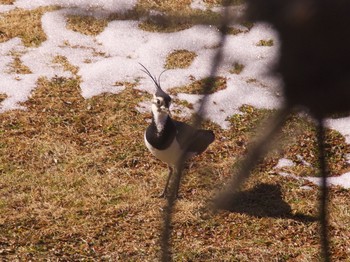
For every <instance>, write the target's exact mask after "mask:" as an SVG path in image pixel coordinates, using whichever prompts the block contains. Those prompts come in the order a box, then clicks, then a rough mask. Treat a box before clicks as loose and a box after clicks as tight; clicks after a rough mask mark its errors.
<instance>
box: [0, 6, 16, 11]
mask: <svg viewBox="0 0 350 262" xmlns="http://www.w3.org/2000/svg"><path fill="white" fill-rule="evenodd" d="M15 8H16V6H14V5H0V13H6V12H9V11H11V10H13V9H15Z"/></svg>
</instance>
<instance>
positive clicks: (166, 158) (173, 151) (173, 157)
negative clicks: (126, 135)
mask: <svg viewBox="0 0 350 262" xmlns="http://www.w3.org/2000/svg"><path fill="white" fill-rule="evenodd" d="M144 139H145V144H146V147H147V148H148V149H149V151H150V152H151V153H152V154H153V155H154V156H155V157H156V158H158V159H159V160H161V161H163V162H165V163H167V164H168V165H175V164H176V163H177V161H178V160H179V158H180V157H181V154H182V150H181V148H180V145H179V143H178V142H177V140H176V138H175V139H174V141H173V142H172V143H171V145H170V147H168V148H167V149H164V150H159V149H156V148H154V147H153V146H152V145H151V144H150V143H148V142H147V139H146V133H145V136H144Z"/></svg>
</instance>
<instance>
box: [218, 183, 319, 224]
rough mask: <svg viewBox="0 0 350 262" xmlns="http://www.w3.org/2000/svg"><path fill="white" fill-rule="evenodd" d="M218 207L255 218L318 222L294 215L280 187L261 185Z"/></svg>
mask: <svg viewBox="0 0 350 262" xmlns="http://www.w3.org/2000/svg"><path fill="white" fill-rule="evenodd" d="M227 199H228V200H227ZM216 206H217V207H218V208H219V209H221V210H227V211H230V212H235V213H244V214H248V215H251V216H255V217H274V218H290V219H294V220H297V221H300V222H314V221H317V220H318V219H317V217H313V216H309V215H304V214H300V213H297V214H292V209H291V207H290V205H289V204H288V203H287V202H285V201H284V200H283V198H282V192H281V188H280V186H279V185H271V184H259V185H257V186H256V187H254V188H252V189H250V190H246V191H241V192H238V193H234V194H232V196H231V197H229V198H227V197H226V200H225V201H223V202H218V201H217V202H216Z"/></svg>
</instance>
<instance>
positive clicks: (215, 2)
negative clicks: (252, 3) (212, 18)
mask: <svg viewBox="0 0 350 262" xmlns="http://www.w3.org/2000/svg"><path fill="white" fill-rule="evenodd" d="M203 2H204V3H205V4H206V5H207V6H208V7H214V6H222V3H223V0H203ZM244 3H245V0H230V1H227V4H228V5H242V4H244Z"/></svg>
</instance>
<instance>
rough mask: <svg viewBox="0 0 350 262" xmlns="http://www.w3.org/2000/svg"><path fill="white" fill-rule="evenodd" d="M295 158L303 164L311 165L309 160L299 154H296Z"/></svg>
mask: <svg viewBox="0 0 350 262" xmlns="http://www.w3.org/2000/svg"><path fill="white" fill-rule="evenodd" d="M297 158H298V160H299V161H300V162H301V163H302V164H303V165H304V166H308V167H311V166H312V165H311V164H310V163H309V162H307V161H305V160H304V158H303V157H302V156H301V155H297Z"/></svg>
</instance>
